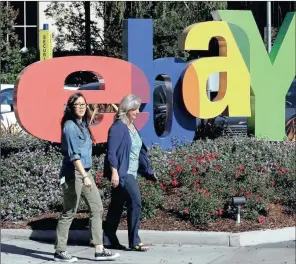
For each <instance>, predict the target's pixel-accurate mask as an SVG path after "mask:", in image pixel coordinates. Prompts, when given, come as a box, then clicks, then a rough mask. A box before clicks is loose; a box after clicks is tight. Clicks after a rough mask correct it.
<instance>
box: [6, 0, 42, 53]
mask: <svg viewBox="0 0 296 264" xmlns="http://www.w3.org/2000/svg"><path fill="white" fill-rule="evenodd" d="M8 4H10V5H11V6H12V7H13V9H14V10H17V11H18V15H17V18H16V20H15V26H14V27H15V32H16V34H17V35H18V37H19V40H20V41H21V48H28V47H34V48H38V26H37V25H38V4H37V2H36V1H34V2H25V1H24V2H21V1H16V2H12V1H11V2H7V5H8Z"/></svg>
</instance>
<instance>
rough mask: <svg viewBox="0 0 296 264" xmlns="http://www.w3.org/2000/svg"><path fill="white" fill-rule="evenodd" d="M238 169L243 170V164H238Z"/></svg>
mask: <svg viewBox="0 0 296 264" xmlns="http://www.w3.org/2000/svg"><path fill="white" fill-rule="evenodd" d="M237 170H238V171H244V170H245V166H244V165H243V164H240V165H239V167H238V168H237Z"/></svg>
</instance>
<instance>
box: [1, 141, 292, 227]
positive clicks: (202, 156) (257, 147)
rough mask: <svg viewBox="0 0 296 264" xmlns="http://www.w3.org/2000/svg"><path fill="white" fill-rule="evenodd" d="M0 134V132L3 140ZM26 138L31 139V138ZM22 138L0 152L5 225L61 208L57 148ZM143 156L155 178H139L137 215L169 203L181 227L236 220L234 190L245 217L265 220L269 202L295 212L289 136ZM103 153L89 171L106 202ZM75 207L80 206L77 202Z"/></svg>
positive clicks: (190, 146)
mask: <svg viewBox="0 0 296 264" xmlns="http://www.w3.org/2000/svg"><path fill="white" fill-rule="evenodd" d="M10 137H11V136H10ZM26 137H29V136H26ZM3 140H5V137H3V138H2V139H1V143H2V141H3ZM10 140H11V142H14V141H13V140H12V139H10ZM30 140H34V143H35V142H37V143H36V144H30V143H29V142H31V141H30ZM24 142H26V144H21V143H18V144H14V145H13V150H11V149H9V146H8V145H7V144H6V145H5V146H6V149H5V150H6V151H7V153H9V154H6V153H3V151H2V153H1V155H2V157H4V158H3V159H2V164H1V174H2V175H1V180H2V196H1V215H2V221H5V222H6V223H8V222H12V221H24V220H28V219H31V218H33V217H38V216H40V215H42V214H45V213H46V214H48V213H54V212H59V211H61V208H62V198H61V191H60V189H59V188H58V172H59V168H60V165H61V159H62V156H61V154H60V152H59V149H58V148H57V147H53V146H52V145H51V144H49V143H46V142H43V141H36V139H33V138H26V140H24ZM17 146H20V147H19V148H17ZM32 146H34V148H32ZM100 148H101V150H102V146H100ZM99 152H101V151H96V153H99ZM149 155H150V159H151V163H152V167H153V168H154V169H155V171H156V173H157V176H158V178H159V182H158V183H152V182H150V181H145V180H144V179H143V178H139V184H140V189H141V193H142V207H143V214H142V218H143V220H145V219H146V220H147V221H149V219H151V218H153V217H155V218H157V216H159V215H163V214H164V212H165V211H166V212H168V208H167V205H168V203H170V204H171V205H170V209H169V214H170V216H172V217H173V218H175V219H176V220H177V221H182V222H184V223H186V225H188V224H187V223H190V226H199V227H200V226H202V225H209V224H210V225H213V224H214V223H215V222H219V221H222V220H223V221H233V222H234V220H233V219H234V216H235V208H233V207H232V205H231V198H232V197H233V196H240V195H244V196H245V197H246V198H247V203H246V205H245V206H243V208H242V212H241V214H242V219H244V220H248V221H253V222H256V223H258V224H260V223H264V221H265V219H266V217H268V216H269V215H270V212H271V210H272V206H281V208H282V209H283V210H284V212H283V213H284V214H287V217H288V216H289V215H292V216H293V215H295V213H296V209H295V205H296V197H295V189H296V181H295V179H296V168H295V166H296V156H295V142H267V141H260V140H257V139H254V138H237V139H233V138H231V139H230V138H229V139H228V138H219V139H215V140H206V141H196V142H194V143H192V144H188V145H178V146H174V149H173V150H171V151H170V152H166V151H162V150H160V149H159V148H158V147H156V146H155V147H153V148H152V149H151V151H150V154H149ZM103 159H104V154H101V155H99V156H94V162H93V163H94V170H93V171H94V172H95V173H94V177H95V178H96V182H97V185H98V187H99V188H100V189H102V190H103V191H104V194H103V203H104V205H105V207H106V206H107V204H108V203H109V198H110V184H109V182H108V181H107V180H106V179H105V178H103V177H102V168H103ZM170 199H173V200H172V201H170ZM80 208H81V209H86V207H85V205H84V204H83V203H82V205H81V207H80ZM155 229H157V228H155Z"/></svg>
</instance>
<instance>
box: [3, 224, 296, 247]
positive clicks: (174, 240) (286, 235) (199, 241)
mask: <svg viewBox="0 0 296 264" xmlns="http://www.w3.org/2000/svg"><path fill="white" fill-rule="evenodd" d="M139 234H140V236H141V238H142V240H143V241H144V242H145V243H151V244H173V245H178V244H181V245H203V246H204V245H208V246H226V247H228V246H230V247H240V246H253V245H260V244H266V243H277V242H284V241H292V240H295V227H287V228H282V229H275V230H262V231H251V232H242V233H227V232H197V231H152V230H151V231H150V230H140V232H139ZM117 235H118V238H119V240H120V242H121V243H124V242H125V241H127V231H126V230H118V231H117ZM55 236H56V231H55V230H45V231H42V230H25V229H2V230H1V238H4V239H14V238H19V239H32V240H37V241H43V242H53V241H54V240H55ZM89 238H90V232H89V230H70V233H69V242H72V241H74V242H75V243H79V244H85V245H88V243H89Z"/></svg>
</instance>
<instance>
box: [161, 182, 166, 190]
mask: <svg viewBox="0 0 296 264" xmlns="http://www.w3.org/2000/svg"><path fill="white" fill-rule="evenodd" d="M160 187H161V189H162V190H163V191H165V183H162V182H161V183H160Z"/></svg>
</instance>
